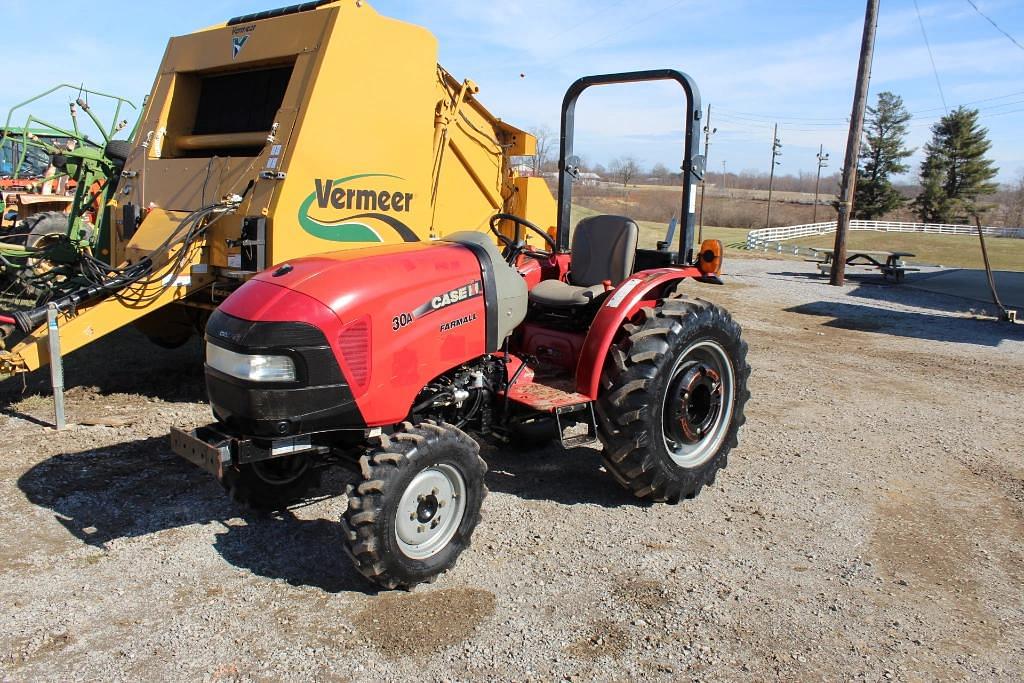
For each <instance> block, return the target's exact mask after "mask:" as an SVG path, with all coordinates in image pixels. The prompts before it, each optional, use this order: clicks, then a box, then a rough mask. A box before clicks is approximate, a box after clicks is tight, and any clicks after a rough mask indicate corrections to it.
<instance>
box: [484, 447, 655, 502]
mask: <svg viewBox="0 0 1024 683" xmlns="http://www.w3.org/2000/svg"><path fill="white" fill-rule="evenodd" d="M480 455H481V456H482V457H483V459H484V460H485V461H487V478H486V483H487V488H488V489H490V490H491V491H497V492H500V493H507V494H509V495H512V496H516V497H517V498H522V499H524V500H544V501H551V502H555V503H561V504H563V505H579V504H587V505H599V506H601V507H606V508H613V507H620V506H623V505H626V506H635V507H648V506H649V505H650V503H647V502H645V501H642V500H639V499H638V498H636V497H634V496H632V495H630V494H629V492H627V491H626V490H625V489H623V488H622V487H621V486H619V484H618V482H616V481H615V479H613V478H612V475H610V474H609V473H608V472H606V471H605V469H604V463H603V462H602V461H601V451H599V450H596V449H594V448H589V447H585V446H584V447H577V448H572V449H569V450H563V449H562V447H561V446H560V445H559V444H558V443H557V442H554V443H552V444H551V445H547V446H540V447H537V448H533V449H528V448H516V447H514V446H510V445H508V444H491V443H486V442H485V443H483V444H482V445H481V448H480Z"/></svg>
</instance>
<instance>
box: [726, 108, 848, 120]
mask: <svg viewBox="0 0 1024 683" xmlns="http://www.w3.org/2000/svg"><path fill="white" fill-rule="evenodd" d="M722 111H725V112H728V113H730V114H732V115H735V116H756V117H757V118H768V119H770V120H772V121H774V120H776V119H778V120H779V121H783V120H786V121H832V122H835V121H842V122H844V123H845V122H846V119H844V118H836V117H831V118H827V117H807V116H769V115H767V114H755V113H753V112H747V111H736V110H735V109H723V110H722Z"/></svg>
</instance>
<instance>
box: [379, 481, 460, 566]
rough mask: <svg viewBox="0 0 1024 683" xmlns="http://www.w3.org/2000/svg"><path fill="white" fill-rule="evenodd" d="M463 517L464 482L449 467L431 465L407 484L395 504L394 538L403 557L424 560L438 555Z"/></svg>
mask: <svg viewBox="0 0 1024 683" xmlns="http://www.w3.org/2000/svg"><path fill="white" fill-rule="evenodd" d="M465 513H466V482H465V480H464V479H463V478H462V475H461V474H460V473H459V471H458V470H457V469H455V468H454V467H452V466H451V465H434V466H432V467H428V468H426V469H424V470H422V471H421V472H419V473H418V474H417V475H416V476H415V477H413V480H412V481H411V482H409V486H408V487H406V489H405V492H404V493H403V494H402V499H401V501H399V503H398V513H397V516H396V517H395V538H396V539H397V540H398V547H399V549H400V550H401V551H402V553H403V554H404V555H405V556H406V557H409V558H411V559H414V560H424V559H426V558H428V557H432V556H434V555H436V554H437V553H439V552H441V551H442V550H443V549H444V548H445V546H447V545H448V543H449V541H451V540H452V537H453V536H455V532H457V531H458V529H459V526H460V525H461V524H462V518H463V517H464V516H465Z"/></svg>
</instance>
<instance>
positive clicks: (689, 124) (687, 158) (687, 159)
mask: <svg viewBox="0 0 1024 683" xmlns="http://www.w3.org/2000/svg"><path fill="white" fill-rule="evenodd" d="M646 81H675V82H677V83H679V85H681V86H682V87H683V91H684V92H685V93H686V125H685V126H684V130H685V136H686V144H685V149H684V151H683V164H682V170H683V198H682V204H681V206H680V213H679V215H680V223H681V224H682V228H683V229H682V230H681V231H680V234H679V253H678V262H679V263H693V226H694V209H695V205H696V199H697V182H698V181H700V180H702V179H703V178H704V166H705V163H706V161H705V159H704V156H703V155H701V154H697V153H696V152H698V151H699V149H700V132H701V130H700V125H699V124H700V120H701V102H700V91H699V90H698V89H697V84H696V83H695V82H694V80H693V79H692V78H690V77H689V76H688V75H686V74H684V73H683V72H681V71H676V70H675V69H653V70H650V71H629V72H625V73H618V74H605V75H600V76H584V77H583V78H580V79H579V80H577V81H576V82H575V83H573V84H572V85H571V86H569V89H568V90H567V91H566V93H565V98H564V99H563V100H562V124H561V131H562V132H561V145H560V149H559V155H558V234H557V237H558V248H559V249H568V248H569V228H570V225H569V221H570V214H571V212H572V183H573V180H574V179H575V177H576V173H577V172H578V171H577V169H575V168H574V167H572V166H571V165H569V164H567V163H566V160H567V159H569V158H570V157H572V156H573V136H574V132H575V117H576V101H577V100H578V99H579V97H580V95H581V94H582V93H583V91H584V90H586V89H587V88H590V87H592V86H595V85H615V84H618V83H641V82H646Z"/></svg>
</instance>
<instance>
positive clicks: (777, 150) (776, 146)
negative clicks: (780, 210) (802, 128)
mask: <svg viewBox="0 0 1024 683" xmlns="http://www.w3.org/2000/svg"><path fill="white" fill-rule="evenodd" d="M780 156H782V143H781V142H780V141H779V124H777V123H776V124H775V132H773V133H772V170H771V173H769V175H768V215H767V216H766V217H765V219H764V227H766V228H770V227H772V225H771V223H772V190H773V189H774V188H775V167H776V166H778V165H779V164H780V163H782V162H781V161H776V160H775V159H776V157H780Z"/></svg>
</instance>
